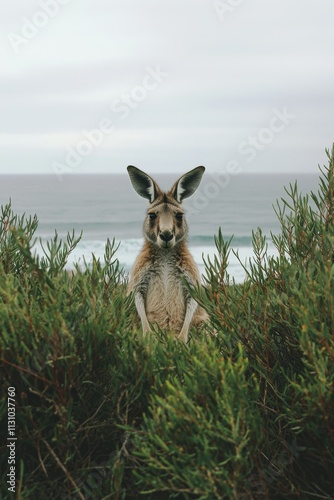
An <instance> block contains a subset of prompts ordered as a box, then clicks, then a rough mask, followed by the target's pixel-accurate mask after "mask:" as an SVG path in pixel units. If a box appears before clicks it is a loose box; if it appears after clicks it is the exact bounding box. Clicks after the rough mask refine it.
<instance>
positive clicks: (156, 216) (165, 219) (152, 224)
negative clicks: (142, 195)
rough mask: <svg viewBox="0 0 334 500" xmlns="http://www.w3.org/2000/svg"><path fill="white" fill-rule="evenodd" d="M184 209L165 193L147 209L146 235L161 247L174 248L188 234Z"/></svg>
mask: <svg viewBox="0 0 334 500" xmlns="http://www.w3.org/2000/svg"><path fill="white" fill-rule="evenodd" d="M187 230H188V228H187V223H186V220H185V216H184V211H183V209H182V207H181V205H180V204H179V203H177V202H176V200H175V199H173V198H171V197H170V196H168V195H167V194H163V195H161V196H159V197H158V199H157V200H155V201H154V203H152V204H151V205H150V207H149V209H148V210H147V215H146V219H145V222H144V234H145V237H146V238H147V239H148V240H149V241H150V242H151V243H154V244H155V245H157V246H159V247H161V248H172V247H173V246H175V245H176V243H178V242H179V241H181V240H183V238H185V237H186V236H187V232H188V231H187Z"/></svg>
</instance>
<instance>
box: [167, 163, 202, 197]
mask: <svg viewBox="0 0 334 500" xmlns="http://www.w3.org/2000/svg"><path fill="white" fill-rule="evenodd" d="M204 171H205V167H196V168H194V169H193V170H190V172H187V173H186V174H184V175H182V177H180V179H179V180H178V181H176V182H175V184H174V186H173V187H172V189H171V190H170V194H171V195H172V196H174V198H175V199H176V201H177V202H178V203H182V201H183V200H184V199H185V198H188V197H189V196H191V195H192V194H194V192H195V191H196V189H197V188H198V186H199V184H200V182H201V179H202V176H203V174H204Z"/></svg>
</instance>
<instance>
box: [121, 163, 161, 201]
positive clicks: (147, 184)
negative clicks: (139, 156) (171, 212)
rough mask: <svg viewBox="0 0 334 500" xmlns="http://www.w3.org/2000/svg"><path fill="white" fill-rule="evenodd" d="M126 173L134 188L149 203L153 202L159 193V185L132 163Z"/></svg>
mask: <svg viewBox="0 0 334 500" xmlns="http://www.w3.org/2000/svg"><path fill="white" fill-rule="evenodd" d="M128 174H129V177H130V181H131V183H132V185H133V188H134V190H135V191H137V193H138V194H139V195H140V196H142V197H143V198H146V199H148V200H149V202H150V203H153V201H154V200H155V199H156V198H157V197H158V195H159V194H160V193H161V190H160V188H159V186H158V185H157V184H156V183H155V182H154V180H153V179H152V178H151V177H150V176H149V175H147V174H145V172H143V171H142V170H139V168H137V167H133V166H132V165H129V166H128Z"/></svg>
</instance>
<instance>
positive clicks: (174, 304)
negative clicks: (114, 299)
mask: <svg viewBox="0 0 334 500" xmlns="http://www.w3.org/2000/svg"><path fill="white" fill-rule="evenodd" d="M182 276H184V274H183V273H182V272H181V271H180V270H179V269H178V268H176V267H175V263H172V262H170V261H167V262H161V263H158V264H156V265H155V267H154V272H153V273H152V275H151V278H150V282H149V285H148V288H147V294H146V300H145V303H146V304H145V306H146V314H147V318H148V320H149V321H150V322H151V323H158V324H159V325H160V327H161V328H170V329H173V330H180V329H181V327H182V324H183V321H184V316H185V310H186V296H187V291H186V288H185V285H184V283H183V280H182Z"/></svg>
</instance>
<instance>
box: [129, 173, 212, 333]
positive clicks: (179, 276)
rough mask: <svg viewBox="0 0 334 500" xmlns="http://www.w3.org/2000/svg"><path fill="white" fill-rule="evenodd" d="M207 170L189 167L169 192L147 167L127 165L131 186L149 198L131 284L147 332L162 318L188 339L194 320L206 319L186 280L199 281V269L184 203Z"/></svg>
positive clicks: (196, 321)
mask: <svg viewBox="0 0 334 500" xmlns="http://www.w3.org/2000/svg"><path fill="white" fill-rule="evenodd" d="M204 170H205V168H204V167H197V168H194V169H193V170H190V172H187V173H186V174H184V175H182V177H180V178H179V179H178V180H177V181H176V182H175V184H174V185H173V187H172V188H171V189H170V191H168V192H167V193H165V192H163V191H162V190H161V189H160V187H159V186H158V184H157V183H156V182H155V181H154V180H153V179H152V178H151V177H150V176H149V175H147V174H146V173H145V172H143V171H142V170H139V168H136V167H133V166H131V165H130V166H129V167H128V173H129V177H130V180H131V183H132V186H133V188H134V189H135V191H136V192H137V193H138V194H139V195H140V196H142V197H143V198H146V199H148V201H149V207H148V210H147V213H146V217H145V221H144V227H143V230H144V238H145V241H144V246H143V248H142V250H141V252H140V253H139V255H138V257H137V259H136V261H135V264H134V266H133V269H132V271H131V274H130V280H129V284H128V289H127V294H128V295H129V294H130V293H131V292H134V296H135V304H136V308H137V311H138V314H139V316H140V319H141V323H142V328H143V334H144V335H146V334H147V333H148V332H150V329H151V328H150V323H151V324H152V325H153V324H158V325H159V326H160V327H161V328H168V329H170V330H173V331H174V332H175V333H176V335H177V338H178V339H180V340H183V341H184V342H187V341H188V332H189V328H190V326H192V325H194V326H197V325H199V324H200V323H201V322H202V321H206V320H207V319H208V315H207V313H206V312H205V311H204V309H203V308H201V307H200V306H199V305H198V304H197V302H196V301H195V300H194V299H193V298H192V297H191V295H190V294H189V291H188V289H187V287H186V285H185V281H186V282H188V283H189V284H191V285H195V284H196V283H199V282H200V275H199V271H198V268H197V266H196V264H195V261H194V259H193V257H192V256H191V254H190V253H189V250H188V248H187V243H186V239H187V234H188V226H187V223H186V220H185V213H184V210H183V208H182V201H183V200H184V199H185V198H188V197H189V196H191V195H192V194H194V192H195V191H196V189H197V188H198V186H199V184H200V182H201V179H202V176H203V174H204Z"/></svg>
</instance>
